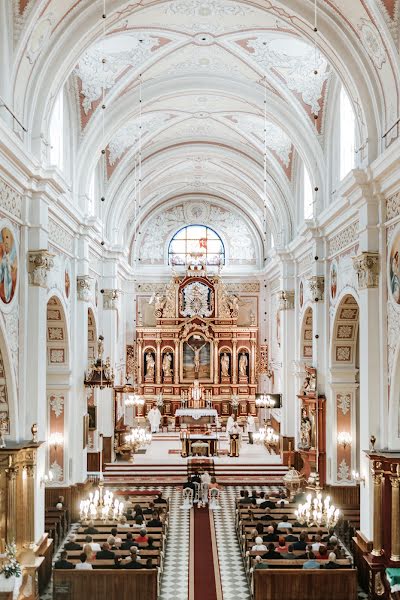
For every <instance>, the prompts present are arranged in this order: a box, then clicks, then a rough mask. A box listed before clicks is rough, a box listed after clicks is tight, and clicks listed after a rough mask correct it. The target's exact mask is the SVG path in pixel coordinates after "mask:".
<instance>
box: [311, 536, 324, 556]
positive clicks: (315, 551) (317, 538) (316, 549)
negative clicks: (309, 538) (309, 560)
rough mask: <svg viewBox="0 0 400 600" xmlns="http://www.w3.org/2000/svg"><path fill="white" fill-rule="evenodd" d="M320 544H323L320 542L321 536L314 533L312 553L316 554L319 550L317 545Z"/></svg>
mask: <svg viewBox="0 0 400 600" xmlns="http://www.w3.org/2000/svg"><path fill="white" fill-rule="evenodd" d="M320 546H323V543H322V542H321V536H320V535H316V536H315V542H314V543H313V545H312V546H311V549H312V551H313V552H314V554H316V553H317V552H319V547H320Z"/></svg>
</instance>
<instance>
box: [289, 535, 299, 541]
mask: <svg viewBox="0 0 400 600" xmlns="http://www.w3.org/2000/svg"><path fill="white" fill-rule="evenodd" d="M298 539H299V538H298V537H297V535H293V533H288V534H287V536H286V541H287V542H297V541H298Z"/></svg>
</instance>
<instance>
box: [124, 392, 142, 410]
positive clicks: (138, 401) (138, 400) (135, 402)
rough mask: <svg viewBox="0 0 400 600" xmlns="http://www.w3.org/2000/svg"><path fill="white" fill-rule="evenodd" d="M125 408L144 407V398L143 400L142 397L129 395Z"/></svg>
mask: <svg viewBox="0 0 400 600" xmlns="http://www.w3.org/2000/svg"><path fill="white" fill-rule="evenodd" d="M124 402H125V406H136V407H138V406H143V405H144V398H142V397H141V396H139V394H136V393H135V394H128V395H127V397H126V398H125V401H124Z"/></svg>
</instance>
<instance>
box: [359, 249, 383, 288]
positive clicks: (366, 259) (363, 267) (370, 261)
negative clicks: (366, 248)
mask: <svg viewBox="0 0 400 600" xmlns="http://www.w3.org/2000/svg"><path fill="white" fill-rule="evenodd" d="M353 268H354V270H355V271H356V272H357V278H358V289H360V290H366V289H368V288H376V287H378V284H379V254H378V253H377V252H361V254H359V255H358V256H353Z"/></svg>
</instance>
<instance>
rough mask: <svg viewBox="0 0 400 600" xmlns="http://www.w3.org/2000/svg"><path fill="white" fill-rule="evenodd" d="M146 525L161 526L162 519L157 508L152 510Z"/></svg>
mask: <svg viewBox="0 0 400 600" xmlns="http://www.w3.org/2000/svg"><path fill="white" fill-rule="evenodd" d="M147 527H162V521H161V519H160V515H159V514H158V511H157V510H155V511H154V512H153V515H152V518H151V519H150V521H148V522H147Z"/></svg>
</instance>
